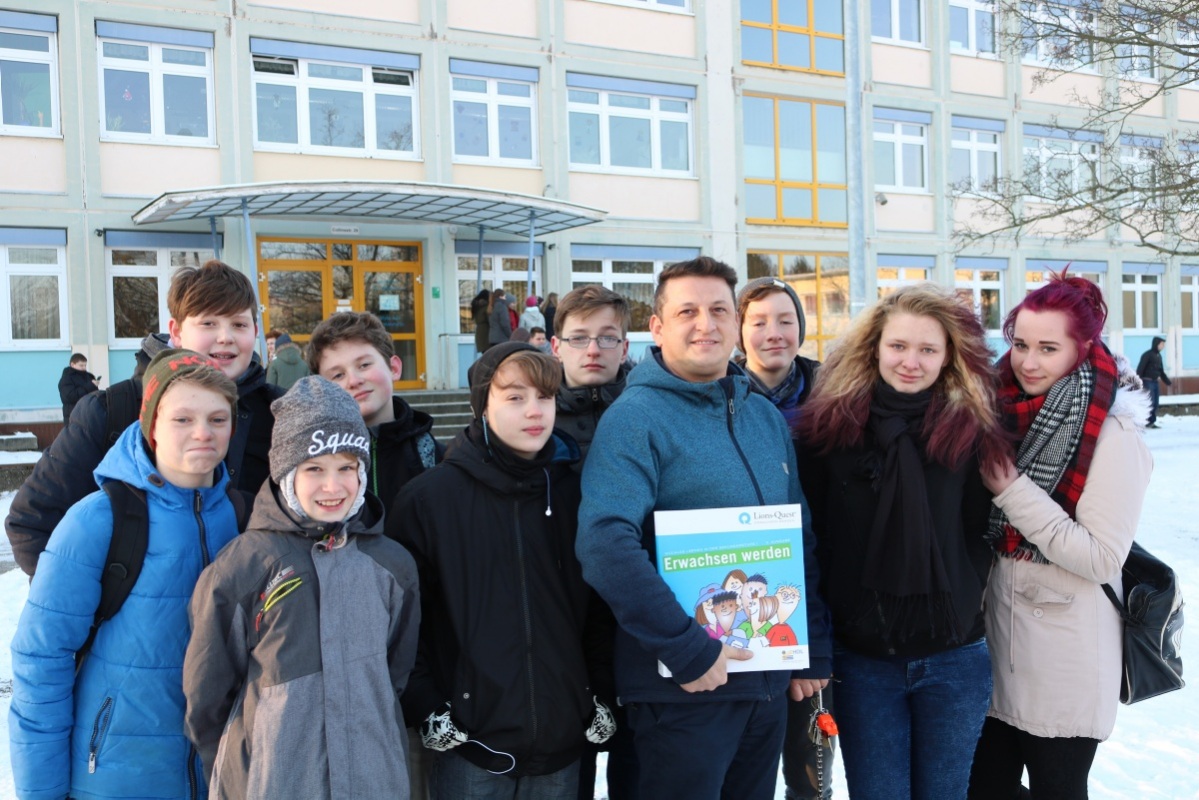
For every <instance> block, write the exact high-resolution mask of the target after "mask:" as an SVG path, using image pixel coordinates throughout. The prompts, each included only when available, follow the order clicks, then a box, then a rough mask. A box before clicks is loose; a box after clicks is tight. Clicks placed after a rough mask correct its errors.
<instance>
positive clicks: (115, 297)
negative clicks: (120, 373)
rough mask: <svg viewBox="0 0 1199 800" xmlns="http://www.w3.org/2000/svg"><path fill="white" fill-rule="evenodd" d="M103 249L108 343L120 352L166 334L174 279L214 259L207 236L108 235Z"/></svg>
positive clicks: (119, 232)
mask: <svg viewBox="0 0 1199 800" xmlns="http://www.w3.org/2000/svg"><path fill="white" fill-rule="evenodd" d="M168 242H174V244H173V246H172V245H167V244H166V243H168ZM105 245H106V247H105V249H104V262H105V267H106V268H107V271H108V341H109V345H110V346H111V347H120V348H137V347H140V346H141V341H142V339H144V338H145V337H146V336H147V335H148V334H151V333H158V332H160V331H165V330H166V329H167V320H168V319H170V312H169V311H168V310H167V290H168V289H169V288H170V284H171V275H173V274H174V273H175V270H177V269H179V268H180V267H199V266H201V265H203V264H204V262H205V261H208V260H209V259H211V258H213V257H214V253H213V250H212V240H211V238H210V237H208V236H207V235H205V234H173V233H161V234H143V233H140V232H125V231H109V232H107V233H106V234H105ZM156 245H166V246H156Z"/></svg>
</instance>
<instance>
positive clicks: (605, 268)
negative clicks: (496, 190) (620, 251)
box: [550, 251, 698, 342]
mask: <svg viewBox="0 0 1199 800" xmlns="http://www.w3.org/2000/svg"><path fill="white" fill-rule="evenodd" d="M696 252H697V253H698V251H696ZM683 260H686V259H681V258H665V257H663V258H637V257H629V256H625V257H621V256H619V255H615V254H614V255H604V256H600V257H595V256H582V255H580V256H576V255H574V254H573V253H572V254H571V257H570V288H571V290H574V289H577V288H579V287H580V286H589V285H599V286H603V287H604V288H605V289H609V290H611V291H613V292H616V293H617V294H619V295H620V296H621V297H623V298H624V299H625V302H627V303H629V312H630V323H629V330H628V333H627V334H626V336H625V339H627V340H628V341H630V342H652V341H653V336H652V335H651V334H650V332H649V319H648V317H647V318H646V328H645V330H637V329H636V328H635V327H634V326H633V323H632V317H633V315H634V312H635V309H634V306H633V303H634V302H635V298H631V297H629V296H628V295H626V294H624V293H622V292H621V291H620V290H618V289H617V288H616V284H618V283H630V284H639V285H644V286H648V287H649V288H650V297H651V302H650V309H651V311H650V313H651V314H652V313H653V302H652V297H653V289H654V287H656V286H657V282H658V276H659V275H660V274H661V273H662V270H664V269H666V267H668V266H670V265H671V264H675V263H677V262H679V261H683ZM579 261H598V262H600V271H599V272H576V271H575V263H576V262H579ZM616 262H632V263H642V264H650V265H651V269H650V271H649V272H615V271H614V269H613V266H612V265H613V264H614V263H616ZM550 333H551V335H552V334H553V331H550Z"/></svg>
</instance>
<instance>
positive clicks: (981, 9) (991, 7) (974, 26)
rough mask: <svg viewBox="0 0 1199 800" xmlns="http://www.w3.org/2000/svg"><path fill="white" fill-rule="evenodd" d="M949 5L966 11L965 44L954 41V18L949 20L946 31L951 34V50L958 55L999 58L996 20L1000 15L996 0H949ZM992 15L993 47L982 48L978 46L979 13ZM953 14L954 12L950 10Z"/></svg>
mask: <svg viewBox="0 0 1199 800" xmlns="http://www.w3.org/2000/svg"><path fill="white" fill-rule="evenodd" d="M949 7H950V8H951V9H953V8H961V9H964V10H965V11H966V15H967V16H966V44H965V46H961V45H958V44H957V43H956V42H954V41H953V38H952V36H953V23H952V20H947V25H946V28H947V30H946V33H947V34H948V35H949V37H950V39H949V52H951V53H954V54H957V55H968V56H976V57H982V58H999V53H998V52H997V48H996V46H995V34H996V29H995V20H996V18H997V17H998V16H999V10H998V9H997V8H996V5H995V0H949ZM979 14H990V15H991V49H990V50H981V49H979V47H978V39H979V31H978V15H979ZM950 16H952V12H950Z"/></svg>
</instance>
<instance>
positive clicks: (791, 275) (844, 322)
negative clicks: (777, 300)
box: [745, 250, 849, 359]
mask: <svg viewBox="0 0 1199 800" xmlns="http://www.w3.org/2000/svg"><path fill="white" fill-rule="evenodd" d="M745 259H746V273H747V275H748V277H749V279H750V280H751V281H752V280H754V279H755V278H778V279H780V280H783V281H786V282H787V283H788V284H790V285H791V288H792V289H794V290H795V294H796V295H797V296H798V297H799V302H800V304H801V305H802V306H803V310H804V318H805V320H806V322H807V334H806V335H805V337H804V343H803V347H801V348H800V350H799V352H800V353H801V354H803V355H804V356H807V357H809V358H817V359H823V358H824V356H825V352H826V348H827V346H828V344H829V343H830V342H832V341H833V340H835V339H836V338H837V337H838V336H840V335H841V334H843V333H844V332H845V331H846V330H848V328H849V257H848V256H847V255H845V254H844V253H790V252H764V251H755V250H751V251H750V252H749V253H747V254H746V257H745Z"/></svg>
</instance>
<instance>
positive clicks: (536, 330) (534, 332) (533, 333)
mask: <svg viewBox="0 0 1199 800" xmlns="http://www.w3.org/2000/svg"><path fill="white" fill-rule="evenodd" d="M539 333H541V334H544V333H545V328H538V327H537V326H536V325H534V326H533V327H532V328H529V335H530V336H536V335H537V334H539Z"/></svg>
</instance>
